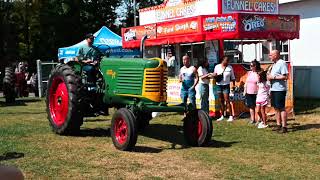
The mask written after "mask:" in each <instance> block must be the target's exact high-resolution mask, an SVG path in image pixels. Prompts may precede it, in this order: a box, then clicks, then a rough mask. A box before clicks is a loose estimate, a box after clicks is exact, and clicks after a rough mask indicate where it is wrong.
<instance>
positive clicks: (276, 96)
mask: <svg viewBox="0 0 320 180" xmlns="http://www.w3.org/2000/svg"><path fill="white" fill-rule="evenodd" d="M269 58H270V60H271V61H272V62H273V65H272V68H271V69H270V70H269V73H268V76H267V78H268V80H269V81H270V83H271V106H272V107H274V109H275V111H276V120H277V126H276V127H274V128H273V129H272V130H273V131H278V132H279V133H287V131H288V130H287V112H286V110H285V102H286V93H287V79H288V74H289V72H288V67H287V64H286V62H285V61H284V60H282V59H280V52H279V51H278V50H273V51H271V52H270V54H269Z"/></svg>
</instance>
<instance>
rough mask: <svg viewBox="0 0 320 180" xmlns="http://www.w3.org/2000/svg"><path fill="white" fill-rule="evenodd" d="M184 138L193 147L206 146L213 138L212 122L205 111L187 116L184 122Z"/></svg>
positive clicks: (193, 112) (194, 112) (196, 111)
mask: <svg viewBox="0 0 320 180" xmlns="http://www.w3.org/2000/svg"><path fill="white" fill-rule="evenodd" d="M183 130H184V137H185V139H186V141H187V143H188V144H189V145H191V146H204V145H206V144H207V143H208V142H209V141H210V140H211V136H212V131H213V129H212V122H211V120H210V118H209V116H208V114H207V113H206V112H204V111H203V110H194V111H191V112H189V113H188V114H187V116H186V117H185V119H184V122H183Z"/></svg>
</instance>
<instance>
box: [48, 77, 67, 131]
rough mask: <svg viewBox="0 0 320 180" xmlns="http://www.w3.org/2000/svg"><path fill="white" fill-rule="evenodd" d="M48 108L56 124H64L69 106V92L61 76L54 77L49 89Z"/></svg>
mask: <svg viewBox="0 0 320 180" xmlns="http://www.w3.org/2000/svg"><path fill="white" fill-rule="evenodd" d="M49 93H50V94H49V110H50V115H51V118H52V120H53V122H54V123H55V125H56V126H58V127H60V126H61V125H63V124H64V122H65V120H66V118H67V115H68V108H69V94H68V89H67V86H66V83H65V82H64V80H63V78H62V77H55V78H54V79H53V80H52V84H51V87H50V89H49Z"/></svg>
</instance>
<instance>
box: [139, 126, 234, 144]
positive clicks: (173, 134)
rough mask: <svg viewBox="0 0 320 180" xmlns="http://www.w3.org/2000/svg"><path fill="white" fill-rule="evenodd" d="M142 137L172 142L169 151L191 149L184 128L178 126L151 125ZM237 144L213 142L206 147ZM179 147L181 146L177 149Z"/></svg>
mask: <svg viewBox="0 0 320 180" xmlns="http://www.w3.org/2000/svg"><path fill="white" fill-rule="evenodd" d="M141 135H142V136H145V137H149V138H153V139H157V140H161V141H166V142H170V143H171V147H170V148H168V149H186V148H190V147H191V146H189V145H187V143H186V141H185V139H184V135H183V127H181V126H177V125H171V124H167V125H166V124H150V125H149V126H148V127H147V128H146V130H145V131H144V132H143V133H142V134H141ZM235 143H239V142H223V141H216V140H212V141H210V142H209V144H208V145H207V146H205V147H212V148H226V147H231V146H232V145H233V144H235ZM177 145H179V146H178V147H177Z"/></svg>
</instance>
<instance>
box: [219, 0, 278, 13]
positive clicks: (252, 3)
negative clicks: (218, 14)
mask: <svg viewBox="0 0 320 180" xmlns="http://www.w3.org/2000/svg"><path fill="white" fill-rule="evenodd" d="M222 12H223V13H255V14H278V12H279V2H278V0H222Z"/></svg>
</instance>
